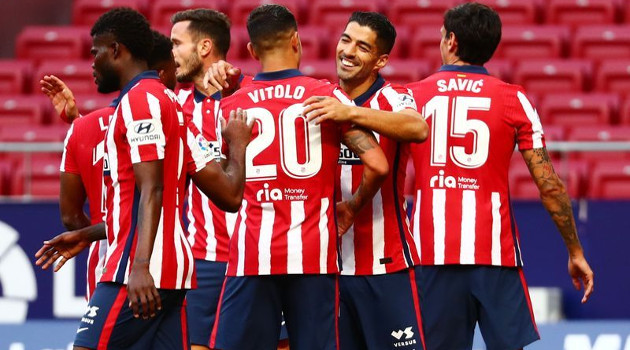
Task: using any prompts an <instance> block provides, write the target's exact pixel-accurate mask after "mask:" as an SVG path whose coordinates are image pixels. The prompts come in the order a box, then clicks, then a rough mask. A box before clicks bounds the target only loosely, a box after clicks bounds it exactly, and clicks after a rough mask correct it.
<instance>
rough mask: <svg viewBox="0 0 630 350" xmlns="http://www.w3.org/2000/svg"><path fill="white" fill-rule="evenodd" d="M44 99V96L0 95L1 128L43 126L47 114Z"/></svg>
mask: <svg viewBox="0 0 630 350" xmlns="http://www.w3.org/2000/svg"><path fill="white" fill-rule="evenodd" d="M43 98H45V97H43ZM43 98H42V96H26V95H0V126H6V125H17V124H27V125H37V124H41V123H42V121H43V120H44V119H45V115H46V112H47V109H46V105H45V104H44V103H45V102H46V101H44V100H43ZM46 100H47V98H46Z"/></svg>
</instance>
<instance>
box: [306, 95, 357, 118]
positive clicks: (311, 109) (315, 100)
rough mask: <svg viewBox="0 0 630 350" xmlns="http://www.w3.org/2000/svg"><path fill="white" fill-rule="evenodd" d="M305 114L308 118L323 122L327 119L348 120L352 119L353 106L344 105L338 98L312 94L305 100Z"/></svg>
mask: <svg viewBox="0 0 630 350" xmlns="http://www.w3.org/2000/svg"><path fill="white" fill-rule="evenodd" d="M304 107H306V108H304V111H303V112H302V114H303V115H305V116H306V120H307V121H309V122H311V121H314V122H315V124H321V123H322V122H323V121H325V120H332V121H335V122H338V123H340V122H347V121H350V120H352V115H351V113H350V112H351V111H352V107H351V106H348V105H344V104H343V103H341V102H340V101H339V100H338V99H336V98H333V97H324V96H311V97H309V98H308V99H306V101H304Z"/></svg>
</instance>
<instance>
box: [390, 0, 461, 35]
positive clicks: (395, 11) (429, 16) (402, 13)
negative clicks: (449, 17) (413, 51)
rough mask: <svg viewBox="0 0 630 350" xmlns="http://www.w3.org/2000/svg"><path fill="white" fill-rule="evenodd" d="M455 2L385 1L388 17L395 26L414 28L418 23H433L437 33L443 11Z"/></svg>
mask: <svg viewBox="0 0 630 350" xmlns="http://www.w3.org/2000/svg"><path fill="white" fill-rule="evenodd" d="M455 3H456V2H455V1H453V0H393V1H392V2H388V3H386V8H388V9H389V11H388V16H389V19H390V20H391V21H392V23H396V25H397V26H399V25H403V26H407V27H409V28H411V29H415V28H416V27H418V26H420V25H422V26H424V25H434V26H435V27H437V30H438V33H439V30H440V26H441V25H442V22H443V20H444V12H445V11H446V10H448V9H449V8H451V7H452V6H453V5H455Z"/></svg>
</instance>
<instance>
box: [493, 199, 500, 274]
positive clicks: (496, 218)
mask: <svg viewBox="0 0 630 350" xmlns="http://www.w3.org/2000/svg"><path fill="white" fill-rule="evenodd" d="M491 201H492V250H491V257H492V265H495V266H501V195H500V194H499V192H492V195H491Z"/></svg>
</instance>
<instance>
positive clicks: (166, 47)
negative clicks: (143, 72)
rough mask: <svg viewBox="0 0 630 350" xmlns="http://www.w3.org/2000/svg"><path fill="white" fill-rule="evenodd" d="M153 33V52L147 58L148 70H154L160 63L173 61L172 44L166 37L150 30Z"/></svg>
mask: <svg viewBox="0 0 630 350" xmlns="http://www.w3.org/2000/svg"><path fill="white" fill-rule="evenodd" d="M151 32H152V33H153V52H151V55H150V56H149V60H148V62H147V63H148V64H149V68H150V69H154V68H155V67H156V66H158V65H159V64H161V63H164V62H169V61H172V60H173V53H172V52H173V43H171V39H169V38H168V37H167V36H166V35H164V34H162V33H160V32H158V31H156V30H152V31H151Z"/></svg>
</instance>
